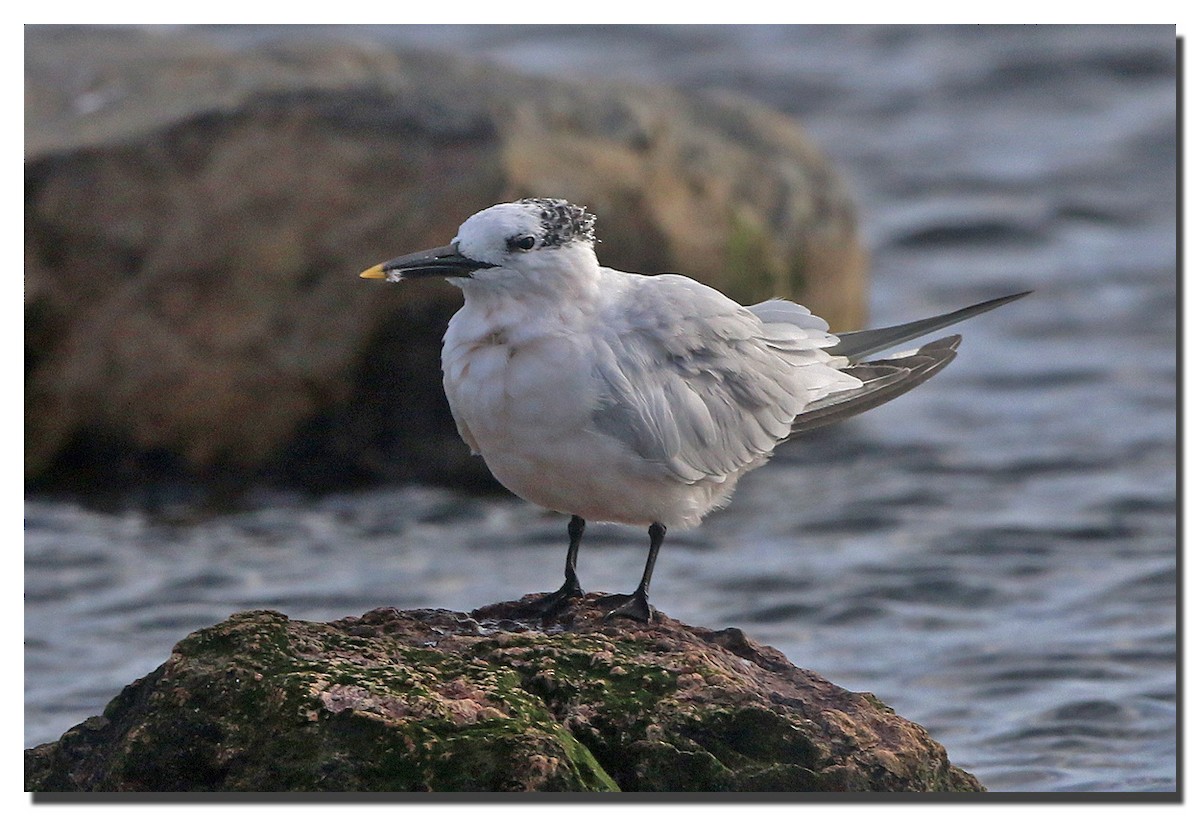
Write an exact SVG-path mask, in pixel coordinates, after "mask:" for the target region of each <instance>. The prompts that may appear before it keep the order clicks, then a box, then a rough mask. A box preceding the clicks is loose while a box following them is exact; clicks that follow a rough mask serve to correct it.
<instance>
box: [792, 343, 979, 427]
mask: <svg viewBox="0 0 1200 816" xmlns="http://www.w3.org/2000/svg"><path fill="white" fill-rule="evenodd" d="M961 341H962V337H961V335H957V334H952V335H950V336H948V337H943V338H941V339H939V340H934V341H933V342H931V343H926V344H925V345H923V346H921V348H919V349H917V350H916V351H914V352H911V353H909V354H905V355H901V356H896V357H893V358H891V359H886V360H875V361H873V362H869V363H854V364H852V365H850V366H849V367H847V368H844V369H842V370H843V371H844V372H845V373H847V374H849V375H851V376H853V377H855V378H857V379H859V380H861V381H862V383H863V387H862V388H861V389H858V390H856V391H843V392H840V393H837V394H831V395H830V396H828V397H825V398H823V399H820V400H817V401H815V402H812V403H810V404H809V405H807V406H805V408H804V410H803V411H802V412H801V413H800V415H799V416H797V417H796V421H795V422H794V423H793V424H792V434H791V435H792V436H797V435H799V434H802V433H806V432H808V431H811V430H813V429H814V428H820V427H821V426H823V425H829V424H832V423H834V422H841V421H842V420H843V419H848V418H850V417H852V416H854V415H856V414H861V413H862V412H863V411H869V410H870V409H872V408H875V407H877V406H880V405H882V404H883V403H885V402H889V401H891V400H894V399H895V398H896V397H898V396H900V395H901V394H904V393H907V392H908V391H911V390H912V389H914V388H916V387H917V386H918V385H920V384H921V383H923V382H925V381H926V380H928V379H929V378H930V377H932V376H933V375H934V374H936V373H938V372H939V371H941V370H942V369H943V368H945V367H946V366H948V365H949V364H950V361H951V360H953V359H954V358H955V356H957V353H958V344H959V343H960V342H961Z"/></svg>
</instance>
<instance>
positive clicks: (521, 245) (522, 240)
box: [508, 235, 537, 251]
mask: <svg viewBox="0 0 1200 816" xmlns="http://www.w3.org/2000/svg"><path fill="white" fill-rule="evenodd" d="M536 243H537V239H535V238H534V237H533V236H532V235H519V236H513V237H512V238H509V239H508V248H509V249H520V250H522V251H524V250H529V249H533V246H534V244H536Z"/></svg>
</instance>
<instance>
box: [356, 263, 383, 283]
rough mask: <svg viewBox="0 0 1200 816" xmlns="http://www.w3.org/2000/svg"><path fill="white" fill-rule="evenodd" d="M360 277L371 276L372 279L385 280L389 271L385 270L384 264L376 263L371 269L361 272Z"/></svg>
mask: <svg viewBox="0 0 1200 816" xmlns="http://www.w3.org/2000/svg"><path fill="white" fill-rule="evenodd" d="M358 276H359V277H360V278H370V279H372V280H383V279H384V278H386V277H387V273H386V272H384V271H383V264H375V266H372V267H371V268H370V269H367V270H365V271H363V272H359V273H358Z"/></svg>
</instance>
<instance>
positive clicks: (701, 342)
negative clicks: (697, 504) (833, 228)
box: [593, 275, 862, 483]
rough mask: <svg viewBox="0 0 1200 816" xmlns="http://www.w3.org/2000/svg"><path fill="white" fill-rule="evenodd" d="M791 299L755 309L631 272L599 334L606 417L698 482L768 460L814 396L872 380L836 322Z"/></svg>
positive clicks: (605, 429) (649, 455)
mask: <svg viewBox="0 0 1200 816" xmlns="http://www.w3.org/2000/svg"><path fill="white" fill-rule="evenodd" d="M785 304H786V301H769V302H768V304H759V305H758V306H756V307H751V308H746V307H743V306H740V305H738V304H737V303H735V302H734V301H732V300H730V299H729V298H727V297H725V296H724V295H722V294H721V293H720V292H717V291H716V290H714V289H710V288H709V287H707V286H704V285H703V284H700V283H698V282H696V281H693V280H691V279H689V278H684V277H681V276H677V275H659V276H655V277H648V278H637V279H633V280H630V281H629V282H628V285H627V286H626V287H625V288H624V289H623V290H622V291H621V292H620V293H619V297H618V298H616V299H614V302H613V303H612V304H611V313H610V314H609V315H607V317H608V318H610V319H608V320H607V321H606V322H605V327H606V331H604V332H602V333H601V334H600V335H598V337H597V341H596V342H597V348H596V354H595V359H596V361H597V362H596V369H595V378H596V384H597V391H598V393H599V399H598V401H597V404H596V406H595V408H594V411H593V425H594V427H595V428H596V430H598V431H599V432H600V433H603V434H606V435H608V436H612V437H614V438H616V439H618V440H620V441H622V442H624V443H625V444H627V445H629V447H630V448H632V449H633V450H634V451H635V452H637V453H638V455H640V456H641V457H642V458H643V459H645V460H647V461H649V462H653V463H659V464H661V465H662V466H663V467H664V468H665V469H666V471H667V472H668V473H670V475H671V476H673V477H674V478H676V479H678V480H680V481H683V482H687V483H695V482H697V481H700V480H710V481H716V482H720V481H724V480H725V478H727V477H728V476H730V475H733V474H736V473H739V472H740V471H742V470H744V469H745V468H747V467H750V466H752V465H754V464H756V463H760V462H762V461H764V460H765V459H766V457H767V456H768V455H769V454H770V452H771V451H772V450H773V449H774V447H775V446H776V445H777V444H778V443H779V442H780V441H781V440H783V439H785V438H787V436H788V435H789V434H790V433H791V430H792V423H793V421H794V419H795V417H796V415H797V414H799V413H800V412H801V411H802V410H804V408H805V406H806V405H808V404H809V403H811V402H813V401H815V400H819V399H822V398H824V397H826V396H828V395H829V394H830V393H833V392H835V391H837V390H845V389H847V388H860V387H862V382H861V381H860V380H859V379H857V378H854V377H850V376H847V375H845V374H842V373H841V372H840V371H838V370H837V369H836V367H834V366H833V365H832V362H833V361H832V358H830V356H829V355H828V354H827V353H826V352H824V351H823V348H824V347H827V346H832V345H834V344H835V343H836V342H837V340H836V338H835V337H833V336H832V335H830V334H829V333H828V331H827V329H828V326H826V325H825V323H824V321H822V320H820V318H816V317H813V316H812V315H809V314H808V313H807V310H804V309H803V307H799V306H796V304H786V305H785ZM789 306H790V307H792V308H791V309H789V308H788V307H789ZM768 307H769V308H768ZM794 309H798V310H801V311H802V312H803V314H801V313H800V312H794V311H793V310H794ZM760 312H761V313H762V314H766V315H767V316H768V317H769V318H772V322H768V323H764V321H763V319H762V317H761V316H760ZM776 317H787V318H789V320H787V321H781V320H776V319H774V318H776ZM797 318H798V320H796V319H797ZM793 321H795V322H793Z"/></svg>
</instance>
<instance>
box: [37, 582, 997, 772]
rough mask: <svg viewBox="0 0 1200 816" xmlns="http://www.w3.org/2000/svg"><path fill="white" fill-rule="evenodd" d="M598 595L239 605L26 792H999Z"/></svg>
mask: <svg viewBox="0 0 1200 816" xmlns="http://www.w3.org/2000/svg"><path fill="white" fill-rule="evenodd" d="M594 601H595V597H594V596H589V598H587V599H583V600H582V601H579V602H577V603H574V604H573V605H572V606H571V607H569V608H568V609H567V610H566V611H565V612H564V613H563V614H561V615H560V616H558V617H557V618H555V619H553V620H542V619H540V618H537V617H535V616H533V615H532V613H531V611H530V607H529V606H528V604H527V603H526V602H524V601H519V602H509V603H505V604H498V605H494V606H490V607H486V608H484V609H480V610H476V611H474V612H472V613H470V614H469V615H468V614H464V613H459V612H450V611H446V610H413V611H397V610H395V609H377V610H374V611H372V612H369V613H367V614H366V615H364V616H362V617H360V618H346V619H343V620H339V621H334V622H330V623H314V622H308V621H298V620H291V619H289V618H287V617H286V616H284V615H281V614H279V613H277V612H247V613H244V614H240V615H235V616H233V617H231V618H230V619H228V620H227V621H225V622H223V623H221V624H219V625H217V626H213V627H211V628H207V629H203V630H200V631H198V632H195V633H193V634H192V635H190V636H189V637H187V638H186V639H184V640H183V641H182V642H180V643H179V644H178V645H177V646H176V647H175V649H174V651H173V653H172V655H171V657H170V659H169V660H168V661H167V662H166V663H165V664H163V665H162V666H161V667H159V668H158V669H157V670H155V671H154V672H152V673H151V674H149V675H147V676H146V677H144V678H142V679H141V680H138V681H136V682H134V683H133V684H131V685H130V686H128V687H127V688H126V689H125V690H124V691H122V692H121V694H120V695H118V696H117V697H116V698H115V699H114V700H113V701H112V702H111V703H110V704H109V705H108V707H107V708H106V709H105V711H104V714H103V716H99V717H93V718H91V719H89V720H87V721H86V722H84V723H81V724H80V725H78V726H76V727H74V728H72V729H71V730H70V731H68V732H67V733H66V734H64V735H63V737H62V738H61V739H60V740H58V741H57V742H55V743H51V744H47V745H42V746H38V747H37V748H32V749H29V750H28V751H26V789H27V790H32V791H40V792H50V791H533V790H536V791H597V792H598V791H618V790H620V791H878V790H884V791H981V790H983V788H982V787H981V786H980V785H979V783H978V782H977V781H976V780H975V779H974V777H972V776H971V775H970V774H968V773H966V772H964V771H962V770H960V769H958V768H956V767H954V766H953V765H951V764H950V763H949V761H948V760H947V757H946V753H945V750H944V749H943V748H942V747H941V746H940V745H938V744H937V743H936V742H934V741H933V740H932V739H931V738H930V737H929V735H928V733H926V732H925V730H924V729H922V728H921V727H920V726H918V725H915V724H913V723H910V722H908V721H906V720H904V719H902V718H900V717H898V716H896V715H895V714H894V713H893V712H892V711H891V710H890V709H888V708H887V707H886V706H882V705H881V704H880V703H879V702H878V700H876V699H875V698H874V697H872V696H871V695H864V694H856V693H852V692H849V691H846V690H845V689H841V688H838V687H837V686H834V685H832V684H831V683H829V682H827V681H825V680H823V679H821V678H820V677H817V676H816V675H814V674H812V673H811V672H807V671H804V670H802V669H798V668H796V667H795V666H792V665H791V664H790V663H789V662H788V661H787V660H786V659H785V658H784V657H783V656H782V655H781V654H780V653H778V652H776V651H775V650H773V649H770V648H768V647H763V646H760V645H757V644H755V643H753V642H751V641H749V640H747V639H746V638H745V636H744V635H743V634H742V633H741V632H740V631H738V630H735V629H729V630H725V631H722V632H713V631H710V630H707V629H700V628H695V627H689V626H686V625H684V624H681V623H679V622H678V621H674V620H672V619H669V618H664V617H663V616H661V615H659V616H658V617H657V618H656V619H655V621H654V623H652V624H648V625H643V624H637V623H632V622H630V621H625V620H621V621H616V622H613V621H605V620H604V619H603V616H602V614H601V612H600V611H599V610H598V608H597V607H596V605H595V603H594Z"/></svg>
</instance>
